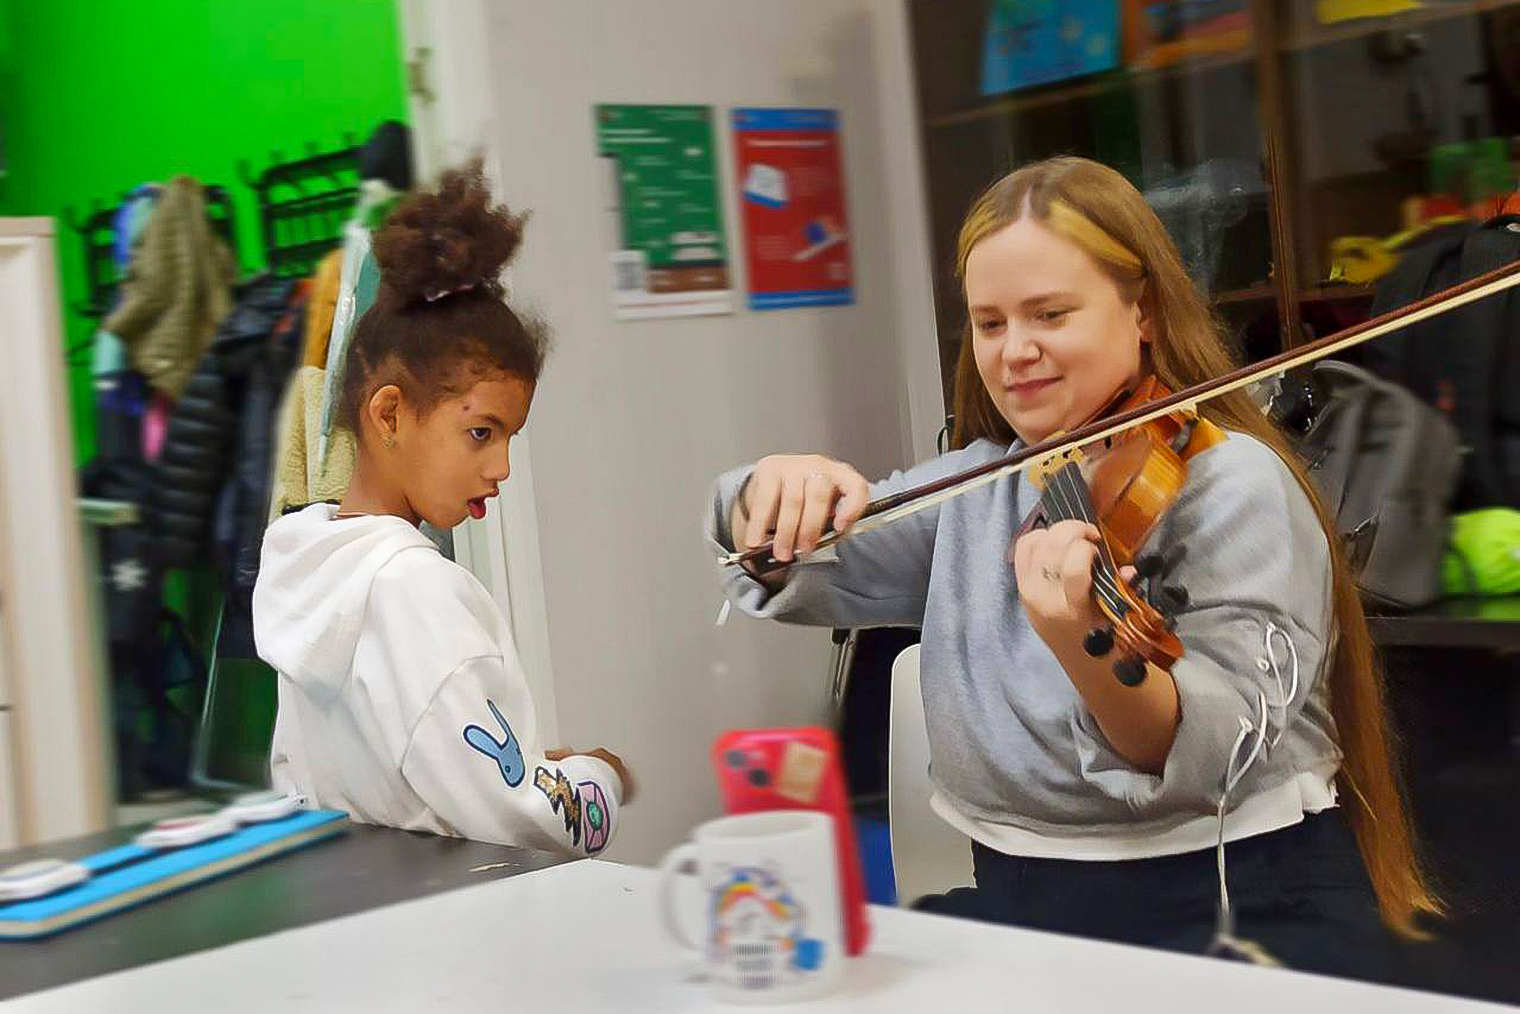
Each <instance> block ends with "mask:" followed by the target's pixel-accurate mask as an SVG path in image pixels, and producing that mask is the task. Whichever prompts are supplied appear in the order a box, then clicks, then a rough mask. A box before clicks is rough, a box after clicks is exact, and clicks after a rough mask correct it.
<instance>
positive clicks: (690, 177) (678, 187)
mask: <svg viewBox="0 0 1520 1014" xmlns="http://www.w3.org/2000/svg"><path fill="white" fill-rule="evenodd" d="M596 137H597V154H599V155H600V156H601V162H602V167H603V172H604V182H605V187H606V196H605V198H604V201H605V204H604V207H605V209H606V211H607V215H606V218H607V221H608V223H609V226H610V232H611V235H612V237H613V239H612V245H613V252H612V255H611V260H610V266H611V273H612V294H613V306H614V310H615V312H616V315H617V316H618V317H621V318H635V317H686V316H692V315H695V314H704V313H730V312H732V310H733V308H734V307H733V290H732V286H731V285H730V283H729V268H728V248H727V244H726V242H725V240H724V236H723V211H722V207H721V205H720V204H719V200H718V195H719V189H718V158H717V147H716V145H715V144H714V141H713V109H712V107H711V106H620V105H599V106H597V107H596Z"/></svg>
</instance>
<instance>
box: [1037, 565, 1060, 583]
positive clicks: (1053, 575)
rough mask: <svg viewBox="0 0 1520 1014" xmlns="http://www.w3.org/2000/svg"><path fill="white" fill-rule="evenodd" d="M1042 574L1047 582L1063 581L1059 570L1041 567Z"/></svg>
mask: <svg viewBox="0 0 1520 1014" xmlns="http://www.w3.org/2000/svg"><path fill="white" fill-rule="evenodd" d="M1040 573H1041V574H1042V575H1043V576H1044V578H1045V580H1047V581H1056V582H1059V581H1060V580H1061V576H1062V575H1061V572H1060V571H1059V570H1052V569H1051V568H1049V567H1041V568H1040Z"/></svg>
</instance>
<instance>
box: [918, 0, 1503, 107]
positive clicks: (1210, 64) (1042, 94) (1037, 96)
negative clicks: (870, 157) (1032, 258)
mask: <svg viewBox="0 0 1520 1014" xmlns="http://www.w3.org/2000/svg"><path fill="white" fill-rule="evenodd" d="M1512 2H1516V3H1520V0H1512ZM1255 59H1256V52H1255V50H1254V49H1252V48H1247V49H1240V50H1236V51H1235V52H1231V53H1218V54H1215V55H1213V56H1204V57H1199V58H1197V59H1194V60H1186V61H1183V62H1180V63H1175V64H1171V65H1169V66H1166V67H1158V68H1156V69H1154V70H1151V69H1141V70H1130V69H1128V68H1119V69H1117V70H1111V71H1105V72H1103V73H1102V74H1096V75H1093V76H1091V77H1085V78H1082V79H1081V80H1079V81H1075V82H1057V83H1053V84H1049V85H1036V86H1034V87H1032V88H1030V89H1029V90H1028V91H1025V92H1018V93H1015V94H1012V95H1008V96H1005V97H1003V98H1000V99H992V100H990V101H988V102H984V103H980V104H978V105H975V106H972V107H970V108H969V109H963V110H961V111H959V112H954V113H944V114H941V115H939V116H932V117H930V118H929V128H930V129H931V130H933V129H938V128H942V127H953V126H957V125H960V124H964V123H974V122H975V121H977V120H991V119H998V118H1001V117H1004V116H1009V115H1011V114H1013V113H1022V112H1027V111H1028V110H1030V109H1035V108H1038V107H1040V106H1048V105H1052V104H1059V103H1062V102H1069V101H1071V100H1072V99H1079V98H1089V97H1091V96H1094V95H1101V94H1104V93H1105V92H1112V91H1120V90H1122V89H1126V88H1134V87H1137V86H1142V85H1145V84H1149V83H1152V82H1157V81H1165V80H1169V79H1172V78H1180V77H1186V76H1188V75H1190V74H1201V73H1206V72H1208V71H1211V70H1219V69H1221V68H1224V67H1234V66H1237V65H1240V64H1246V63H1250V62H1251V61H1252V60H1255Z"/></svg>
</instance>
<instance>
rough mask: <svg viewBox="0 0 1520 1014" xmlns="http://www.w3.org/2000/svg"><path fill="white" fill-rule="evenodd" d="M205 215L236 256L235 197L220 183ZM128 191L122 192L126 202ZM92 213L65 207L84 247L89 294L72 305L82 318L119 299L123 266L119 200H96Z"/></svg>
mask: <svg viewBox="0 0 1520 1014" xmlns="http://www.w3.org/2000/svg"><path fill="white" fill-rule="evenodd" d="M205 195H206V218H207V220H208V221H209V222H210V225H211V231H212V232H214V233H216V234H217V235H218V236H220V237H221V238H222V241H223V242H225V243H226V244H227V249H229V250H231V251H232V252H233V258H234V260H237V259H239V258H238V257H237V220H236V217H235V215H234V212H233V207H232V197H231V195H230V194H228V193H227V191H226V190H225V189H223V188H222V187H219V186H207V187H206V188H205ZM129 197H130V195H129V194H125V193H124V194H122V195H121V202H122V203H124V202H125V201H127V200H128V198H129ZM90 208H91V210H90V213H89V214H88V215H86V216H85V217H84V218H83V219H81V218H80V217H79V215H78V214H77V213H76V212H75V211H74V209H73V208H72V207H68V208H65V209H64V210H63V219H64V221H65V222H66V223H68V226H69V228H70V229H73V230H74V232H76V233H78V234H79V238H80V241H81V243H82V244H83V247H84V277H85V284H86V286H87V295H86V298H85V299H84V301H83V302H75V303H74V304H73V308H74V312H75V313H78V314H79V315H80V316H82V317H89V318H91V319H92V320H99V319H100V318H102V317H104V316H105V315H106V314H108V313H110V312H111V308H112V306H113V305H114V304H115V300H116V290H117V288H118V287H119V286H120V285H121V280H122V269H121V268H120V267H119V266H118V265H117V263H116V252H115V247H116V214H117V211H118V210H119V208H120V203H118V204H113V205H110V206H106V205H104V204H103V203H102V202H101V201H99V200H95V201H92V202H91V204H90Z"/></svg>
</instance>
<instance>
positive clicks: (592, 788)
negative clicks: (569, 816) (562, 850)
mask: <svg viewBox="0 0 1520 1014" xmlns="http://www.w3.org/2000/svg"><path fill="white" fill-rule="evenodd" d="M579 788H580V792H581V823H582V824H583V825H584V827H585V834H584V836H583V837H584V841H585V847H586V855H588V856H594V855H596V854H597V853H598V852H600V851H601V850H602V849H604V848H606V847H607V832H608V827H607V823H608V814H607V797H606V796H605V795H604V794H603V793H602V787H601V786H600V785H598V784H596V782H581V783H579Z"/></svg>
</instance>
